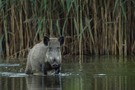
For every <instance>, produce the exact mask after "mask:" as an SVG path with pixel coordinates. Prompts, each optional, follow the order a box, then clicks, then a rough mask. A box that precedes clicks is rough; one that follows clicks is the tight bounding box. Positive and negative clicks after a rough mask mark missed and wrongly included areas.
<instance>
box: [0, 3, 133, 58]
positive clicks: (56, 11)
mask: <svg viewBox="0 0 135 90" xmlns="http://www.w3.org/2000/svg"><path fill="white" fill-rule="evenodd" d="M134 7H135V2H134V1H133V0H131V1H127V0H0V17H1V18H0V45H1V44H2V47H0V53H1V52H2V55H3V56H5V57H10V58H15V57H25V56H26V55H27V52H28V50H29V48H31V47H32V46H33V45H34V44H35V43H37V42H39V41H41V40H42V39H43V36H44V35H48V36H51V37H52V36H55V37H59V36H64V37H65V45H64V47H63V54H70V55H80V56H81V55H84V54H87V55H103V54H107V55H120V56H121V55H124V56H126V55H133V54H134V53H135V37H134V36H135V35H134V34H135V30H134V24H135V22H134V19H135V16H134V12H135V10H134ZM2 35H3V36H2ZM2 37H3V38H2ZM1 40H2V42H1ZM1 48H3V49H1Z"/></svg>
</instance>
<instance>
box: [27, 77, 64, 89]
mask: <svg viewBox="0 0 135 90" xmlns="http://www.w3.org/2000/svg"><path fill="white" fill-rule="evenodd" d="M61 79H62V78H61V77H60V76H57V75H56V76H30V77H26V84H27V89H28V90H62V86H61V84H62V82H61V81H62V80H61Z"/></svg>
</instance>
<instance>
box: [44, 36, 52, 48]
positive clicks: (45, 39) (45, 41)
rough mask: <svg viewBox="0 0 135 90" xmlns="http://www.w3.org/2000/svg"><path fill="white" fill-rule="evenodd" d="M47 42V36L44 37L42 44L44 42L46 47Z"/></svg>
mask: <svg viewBox="0 0 135 90" xmlns="http://www.w3.org/2000/svg"><path fill="white" fill-rule="evenodd" d="M49 40H50V39H49V38H48V37H47V36H44V40H43V42H44V44H45V45H46V46H47V45H48V42H49Z"/></svg>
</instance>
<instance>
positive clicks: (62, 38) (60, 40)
mask: <svg viewBox="0 0 135 90" xmlns="http://www.w3.org/2000/svg"><path fill="white" fill-rule="evenodd" d="M58 41H59V42H60V45H63V43H64V37H63V36H61V37H59V39H58Z"/></svg>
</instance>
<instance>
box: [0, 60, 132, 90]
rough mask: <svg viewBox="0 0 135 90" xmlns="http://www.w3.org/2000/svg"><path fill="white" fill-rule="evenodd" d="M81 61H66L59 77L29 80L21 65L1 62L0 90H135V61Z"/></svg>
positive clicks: (39, 77)
mask: <svg viewBox="0 0 135 90" xmlns="http://www.w3.org/2000/svg"><path fill="white" fill-rule="evenodd" d="M70 60H72V61H70ZM78 60H79V59H76V60H75V61H77V62H75V61H74V59H70V58H67V60H65V61H64V60H63V61H64V62H63V63H62V72H61V74H60V75H59V76H54V75H48V76H36V75H32V76H27V75H25V74H24V73H23V72H20V69H22V70H23V68H25V65H24V66H23V65H22V62H21V63H16V62H14V63H15V64H13V65H12V64H9V65H8V64H5V63H4V62H2V63H1V64H0V90H135V62H134V60H135V59H134V58H133V59H132V58H124V59H122V58H116V57H115V58H113V57H103V58H101V57H99V58H89V57H87V58H86V59H83V62H84V63H78ZM17 64H19V65H17ZM4 65H5V66H4Z"/></svg>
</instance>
